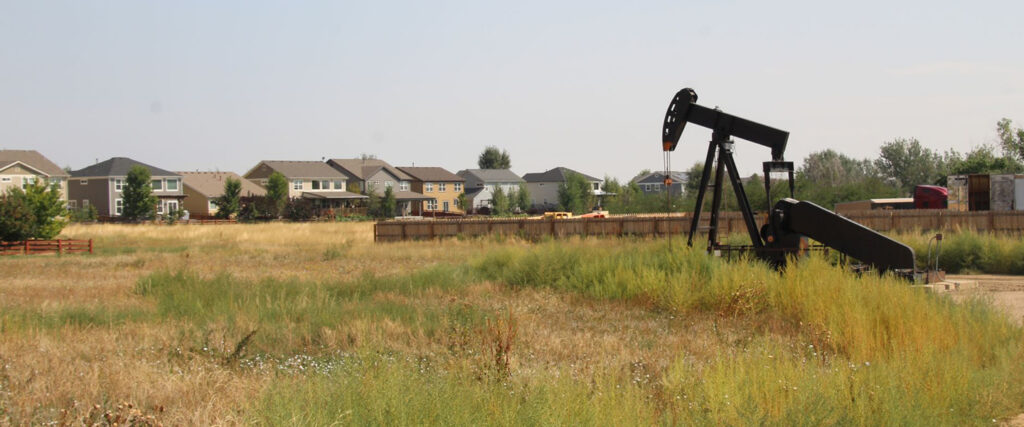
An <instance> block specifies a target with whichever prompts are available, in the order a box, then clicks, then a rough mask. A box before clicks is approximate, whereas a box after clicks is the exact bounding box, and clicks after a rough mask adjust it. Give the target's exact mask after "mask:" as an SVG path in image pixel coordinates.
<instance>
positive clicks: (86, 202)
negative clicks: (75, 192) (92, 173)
mask: <svg viewBox="0 0 1024 427" xmlns="http://www.w3.org/2000/svg"><path fill="white" fill-rule="evenodd" d="M87 207H89V200H88V199H82V208H83V209H84V208H87Z"/></svg>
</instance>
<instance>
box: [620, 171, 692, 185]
mask: <svg viewBox="0 0 1024 427" xmlns="http://www.w3.org/2000/svg"><path fill="white" fill-rule="evenodd" d="M670 173H671V176H672V182H678V183H685V182H686V181H688V180H689V179H690V177H689V175H687V174H686V172H677V171H672V172H670ZM633 182H635V183H637V184H661V183H664V182H665V172H651V173H649V174H647V175H644V176H641V177H639V178H637V179H634V180H633Z"/></svg>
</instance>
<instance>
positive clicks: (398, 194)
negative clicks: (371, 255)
mask: <svg viewBox="0 0 1024 427" xmlns="http://www.w3.org/2000/svg"><path fill="white" fill-rule="evenodd" d="M327 164H328V165H330V166H331V167H333V168H334V169H336V170H338V171H339V172H341V173H343V174H345V175H346V176H348V177H349V179H351V180H352V182H354V183H356V184H357V185H358V188H359V191H361V192H363V194H370V193H373V194H376V195H378V196H383V195H384V191H385V190H386V189H387V188H391V191H392V192H393V193H394V195H395V200H396V201H397V202H398V212H399V215H411V214H412V211H413V207H414V206H416V205H417V204H422V203H423V202H428V201H430V200H435V198H434V197H431V196H427V195H425V194H423V193H420V192H417V191H414V190H413V189H412V181H413V177H411V176H409V174H407V173H405V172H402V171H401V170H399V169H398V168H396V167H394V166H391V164H389V163H388V162H385V161H383V160H380V159H330V160H328V161H327Z"/></svg>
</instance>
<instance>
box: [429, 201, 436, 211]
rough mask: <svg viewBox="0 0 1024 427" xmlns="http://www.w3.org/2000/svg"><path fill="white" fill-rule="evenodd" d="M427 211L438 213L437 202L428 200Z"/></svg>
mask: <svg viewBox="0 0 1024 427" xmlns="http://www.w3.org/2000/svg"><path fill="white" fill-rule="evenodd" d="M427 210H428V211H436V210H437V200H427Z"/></svg>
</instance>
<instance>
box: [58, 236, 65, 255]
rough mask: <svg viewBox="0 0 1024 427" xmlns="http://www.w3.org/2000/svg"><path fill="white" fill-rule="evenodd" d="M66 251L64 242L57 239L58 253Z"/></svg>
mask: <svg viewBox="0 0 1024 427" xmlns="http://www.w3.org/2000/svg"><path fill="white" fill-rule="evenodd" d="M62 253H64V244H63V242H61V240H60V239H57V255H60V254H62Z"/></svg>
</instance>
